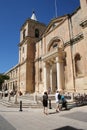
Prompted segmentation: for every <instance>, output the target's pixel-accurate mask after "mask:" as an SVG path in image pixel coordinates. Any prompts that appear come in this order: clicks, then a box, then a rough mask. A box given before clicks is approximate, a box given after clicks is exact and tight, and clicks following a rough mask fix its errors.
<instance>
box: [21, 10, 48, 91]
mask: <svg viewBox="0 0 87 130" xmlns="http://www.w3.org/2000/svg"><path fill="white" fill-rule="evenodd" d="M45 29H46V25H45V24H43V23H40V22H39V21H37V18H36V15H35V12H34V11H33V14H32V16H31V18H30V19H27V20H26V21H25V23H24V24H23V25H22V27H21V30H20V43H19V65H20V67H19V83H20V85H19V88H20V89H19V90H20V91H21V92H22V93H23V92H25V93H27V92H28V93H32V92H34V89H35V88H34V87H35V78H34V76H35V67H34V59H35V50H36V49H35V45H36V42H37V41H38V40H39V39H40V38H41V36H42V34H43V33H44V31H45Z"/></svg>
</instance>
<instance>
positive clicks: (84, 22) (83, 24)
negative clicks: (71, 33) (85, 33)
mask: <svg viewBox="0 0 87 130" xmlns="http://www.w3.org/2000/svg"><path fill="white" fill-rule="evenodd" d="M80 26H81V27H82V28H86V27H87V18H86V19H84V20H82V21H81V23H80Z"/></svg>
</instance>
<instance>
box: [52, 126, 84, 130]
mask: <svg viewBox="0 0 87 130" xmlns="http://www.w3.org/2000/svg"><path fill="white" fill-rule="evenodd" d="M53 130H82V129H77V128H74V127H71V126H65V127H62V128H58V129H53Z"/></svg>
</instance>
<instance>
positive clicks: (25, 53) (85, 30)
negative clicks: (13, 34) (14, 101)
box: [5, 0, 87, 93]
mask: <svg viewBox="0 0 87 130" xmlns="http://www.w3.org/2000/svg"><path fill="white" fill-rule="evenodd" d="M5 74H7V75H9V76H10V80H8V81H5V84H6V86H7V88H8V90H18V91H21V92H22V93H33V92H37V93H42V92H43V91H45V90H47V91H49V90H50V91H51V93H54V92H55V91H56V89H58V90H63V91H66V92H80V93H87V0H80V7H79V8H78V9H77V10H76V11H75V12H74V13H72V14H70V15H64V16H61V17H58V18H54V19H52V20H51V21H50V23H49V24H48V26H46V25H45V24H43V23H40V22H39V21H37V19H36V16H35V13H34V12H33V14H32V17H31V18H30V19H27V20H26V21H25V23H24V24H23V26H22V27H21V29H20V43H19V63H18V64H17V65H16V66H14V67H13V68H11V69H10V70H9V71H7V72H6V73H5Z"/></svg>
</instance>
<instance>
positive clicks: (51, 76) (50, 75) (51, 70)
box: [50, 67, 52, 91]
mask: <svg viewBox="0 0 87 130" xmlns="http://www.w3.org/2000/svg"><path fill="white" fill-rule="evenodd" d="M50 88H51V91H52V67H51V68H50Z"/></svg>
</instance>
